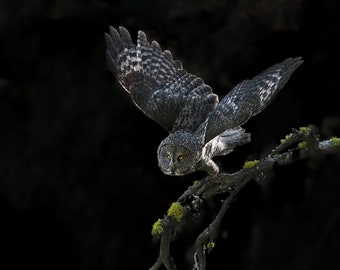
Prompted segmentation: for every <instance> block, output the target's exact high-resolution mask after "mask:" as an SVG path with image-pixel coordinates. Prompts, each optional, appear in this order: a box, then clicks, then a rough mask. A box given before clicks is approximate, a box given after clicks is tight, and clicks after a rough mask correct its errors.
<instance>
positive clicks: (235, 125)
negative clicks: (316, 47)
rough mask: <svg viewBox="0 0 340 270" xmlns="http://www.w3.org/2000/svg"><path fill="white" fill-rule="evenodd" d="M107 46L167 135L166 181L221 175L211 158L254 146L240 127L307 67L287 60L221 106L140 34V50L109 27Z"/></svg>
mask: <svg viewBox="0 0 340 270" xmlns="http://www.w3.org/2000/svg"><path fill="white" fill-rule="evenodd" d="M105 40H106V45H107V50H106V57H107V62H108V66H109V69H110V70H111V72H112V73H113V74H114V75H115V76H116V78H117V80H118V81H119V83H120V84H121V85H122V87H123V88H124V89H125V90H126V91H127V92H128V93H129V94H130V96H131V98H132V100H133V102H134V103H135V105H136V106H137V107H138V108H139V109H140V110H141V111H143V112H144V113H145V114H146V115H147V116H149V117H150V118H151V119H153V120H155V121H156V122H157V123H159V124H160V125H162V126H163V127H164V128H165V129H166V130H168V131H169V136H168V137H166V138H165V139H164V140H163V141H162V142H161V143H160V145H159V147H158V151H157V155H158V164H159V167H160V168H161V170H162V171H163V172H164V173H165V174H168V175H184V174H188V173H191V172H194V171H196V170H204V171H206V172H207V173H209V174H216V173H218V172H219V168H218V167H217V165H216V164H215V163H214V162H213V160H212V158H213V157H215V156H219V155H225V154H228V153H230V152H231V151H232V150H233V148H234V147H236V146H239V145H242V144H245V143H248V142H250V134H249V133H245V130H244V129H242V128H241V126H242V125H243V124H244V123H245V122H246V121H247V120H249V118H250V117H252V116H254V115H256V114H258V113H259V112H261V111H262V110H263V109H264V108H265V107H266V106H267V105H268V104H269V103H270V102H271V101H272V100H273V98H274V97H275V96H276V95H277V93H278V92H279V91H280V90H281V89H282V88H283V86H284V85H285V84H286V83H287V81H288V79H289V78H290V76H291V74H292V73H293V72H294V70H295V69H297V68H298V67H299V66H300V65H301V64H302V62H303V61H302V60H301V57H297V58H288V59H286V60H284V61H283V62H282V63H278V64H276V65H274V66H272V67H270V68H268V69H267V70H265V71H263V72H262V73H261V74H260V75H258V76H255V77H254V78H253V79H251V80H245V81H242V82H241V83H239V84H238V85H236V86H235V87H234V88H233V89H232V90H231V91H230V92H229V93H228V94H227V95H226V96H225V97H224V98H223V99H222V100H221V101H220V102H219V99H218V97H217V95H215V94H214V93H213V92H212V89H211V88H210V86H208V85H206V84H205V83H204V81H203V80H202V79H201V78H199V77H197V76H195V75H192V74H190V73H188V72H186V70H184V69H183V67H182V64H181V62H180V61H178V60H174V59H173V57H172V54H171V52H170V51H167V50H166V51H162V50H161V48H160V46H159V44H158V43H157V42H156V41H152V42H151V44H150V43H149V42H148V40H147V38H146V36H145V34H144V33H143V32H142V31H139V32H138V37H137V45H135V44H133V42H132V39H131V36H130V34H129V32H128V31H127V30H126V29H125V28H124V27H119V31H117V30H116V29H115V28H113V27H110V33H105Z"/></svg>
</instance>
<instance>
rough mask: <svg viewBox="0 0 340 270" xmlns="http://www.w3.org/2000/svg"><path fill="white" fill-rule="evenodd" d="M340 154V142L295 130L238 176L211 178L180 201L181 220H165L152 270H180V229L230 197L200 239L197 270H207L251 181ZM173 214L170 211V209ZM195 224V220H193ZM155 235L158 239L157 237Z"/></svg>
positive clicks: (173, 218) (195, 266)
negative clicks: (222, 228)
mask: <svg viewBox="0 0 340 270" xmlns="http://www.w3.org/2000/svg"><path fill="white" fill-rule="evenodd" d="M335 152H340V139H339V138H336V137H334V138H332V139H329V140H325V141H321V142H319V140H318V138H317V137H316V136H315V134H314V133H313V132H312V131H311V130H310V129H309V128H300V129H299V130H296V129H293V130H292V132H291V133H290V134H289V135H287V136H286V137H285V138H284V139H282V140H281V143H280V144H279V145H278V146H277V147H276V148H275V149H273V151H272V152H271V153H270V154H269V155H268V156H266V157H265V158H263V159H262V160H261V161H258V160H255V161H249V162H246V163H245V164H244V167H243V168H242V169H241V170H239V171H238V172H236V173H233V174H227V173H221V174H217V175H213V176H212V175H209V176H207V177H205V178H203V179H202V180H201V181H199V182H195V183H194V184H193V185H192V186H190V187H189V188H188V189H187V190H186V191H185V192H184V193H183V194H182V195H181V196H180V197H179V198H178V200H177V203H180V205H181V207H182V208H180V209H181V210H179V211H180V212H181V213H180V215H179V216H180V218H177V216H176V218H175V216H174V215H172V214H171V215H170V213H169V211H168V215H167V216H165V217H164V218H163V219H162V220H161V230H158V232H159V235H158V236H159V237H160V254H159V257H158V259H157V261H156V263H155V264H154V265H153V266H152V268H150V269H151V270H156V269H159V267H160V266H161V265H164V266H165V267H166V269H168V270H174V269H176V265H175V263H174V261H173V260H172V258H171V256H170V241H171V238H172V235H173V233H174V232H175V231H176V228H177V227H178V226H179V225H180V224H183V223H185V222H186V221H187V220H189V219H188V217H191V216H195V215H197V214H199V212H200V206H201V204H202V203H203V202H204V201H205V200H206V199H207V198H209V197H212V196H215V195H217V194H226V199H225V200H224V202H223V204H222V206H221V209H220V211H219V213H218V214H217V216H216V217H215V219H214V220H213V221H212V222H211V223H210V225H209V226H208V227H207V228H206V229H205V230H204V231H203V232H202V233H201V234H200V235H199V236H198V237H197V239H196V243H195V249H196V251H195V253H194V259H193V260H194V269H197V270H204V269H205V268H206V258H205V255H206V252H207V251H208V252H210V251H211V250H212V248H213V247H214V242H213V240H214V238H215V235H216V232H217V231H218V228H219V225H220V223H221V220H222V218H223V217H224V215H225V213H226V211H227V210H228V209H229V207H230V205H231V203H232V202H233V201H234V199H235V197H236V195H237V193H238V192H239V191H240V190H241V189H242V188H243V187H244V186H245V185H246V184H247V183H248V182H249V181H250V180H251V179H255V180H257V181H260V180H261V179H262V178H263V177H265V176H266V174H267V173H268V172H270V171H271V170H272V169H273V167H274V166H283V165H287V164H289V163H292V162H294V161H296V160H299V159H305V158H309V157H313V156H316V155H321V154H328V153H335ZM169 210H170V209H169ZM191 220H192V219H191ZM154 235H156V236H157V234H156V233H155V234H154Z"/></svg>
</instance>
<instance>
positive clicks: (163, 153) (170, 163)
mask: <svg viewBox="0 0 340 270" xmlns="http://www.w3.org/2000/svg"><path fill="white" fill-rule="evenodd" d="M158 154H159V156H158V165H159V167H160V169H161V170H162V172H163V173H164V174H167V175H176V176H180V175H185V174H188V173H190V172H192V171H193V166H192V162H191V161H192V160H191V158H190V151H189V150H188V149H185V148H184V147H179V146H177V147H175V148H174V147H172V146H171V145H163V146H162V147H161V148H160V149H159V153H158Z"/></svg>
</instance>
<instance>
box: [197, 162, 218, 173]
mask: <svg viewBox="0 0 340 270" xmlns="http://www.w3.org/2000/svg"><path fill="white" fill-rule="evenodd" d="M199 170H201V171H205V172H207V173H208V174H209V175H216V174H218V173H219V171H220V168H219V167H218V166H217V165H216V163H215V162H214V161H212V160H211V159H209V160H208V161H207V162H205V163H203V164H202V165H201V166H200V167H199Z"/></svg>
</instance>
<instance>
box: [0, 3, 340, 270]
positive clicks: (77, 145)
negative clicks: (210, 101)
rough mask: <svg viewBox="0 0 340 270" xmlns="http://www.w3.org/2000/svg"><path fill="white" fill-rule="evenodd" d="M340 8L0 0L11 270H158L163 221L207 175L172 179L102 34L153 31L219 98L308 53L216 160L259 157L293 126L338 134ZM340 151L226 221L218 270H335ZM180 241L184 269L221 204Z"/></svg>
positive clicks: (0, 208) (1, 193) (209, 208)
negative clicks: (157, 237) (112, 68)
mask: <svg viewBox="0 0 340 270" xmlns="http://www.w3.org/2000/svg"><path fill="white" fill-rule="evenodd" d="M339 14H340V13H339V1H331V0H328V1H315V0H282V1H278V0H275V1H272V0H262V1H253V0H242V1H218V0H210V1H206V0H204V1H183V0H182V1H179V0H172V1H164V2H162V1H149V0H148V1H137V0H135V1H132V0H129V1H108V0H107V1H68V0H59V1H57V0H56V1H42V0H32V1H29V0H26V1H11V0H1V2H0V245H1V248H2V252H1V253H0V268H1V269H15V268H16V269H18V267H34V269H67V268H70V269H82V270H87V269H96V270H99V269H103V270H104V269H105V270H106V269H148V268H149V267H150V266H151V265H152V264H153V263H154V261H155V260H156V258H157V256H158V243H156V242H153V241H152V236H151V234H150V231H151V226H152V224H153V223H154V221H156V220H157V219H158V218H160V217H162V216H163V214H164V213H165V212H166V209H167V208H168V206H169V205H170V203H171V202H172V201H175V200H176V199H177V198H178V196H179V195H180V194H181V193H182V192H183V191H184V190H185V189H186V188H187V187H188V186H189V185H190V184H191V183H192V181H193V180H196V179H199V178H198V177H202V175H201V174H196V175H190V176H187V177H169V176H165V175H163V174H162V173H161V172H160V170H159V169H158V167H157V159H156V150H157V146H158V144H159V142H160V141H161V140H162V139H163V138H164V137H165V136H166V132H165V131H164V130H162V128H161V127H160V126H158V125H157V124H156V123H154V122H153V121H152V120H150V119H148V118H147V117H145V116H144V115H143V114H142V113H141V112H140V111H138V109H136V108H135V107H134V106H133V105H132V102H131V101H130V99H129V96H128V95H127V93H125V92H124V91H123V90H122V89H121V88H120V86H119V85H118V83H117V82H116V80H115V79H114V77H113V75H112V74H110V72H109V71H108V69H107V67H106V62H105V45H104V32H105V31H108V27H109V25H112V26H115V27H117V26H119V25H124V26H125V27H127V28H128V29H129V31H130V32H131V34H132V37H133V39H134V40H135V38H136V34H137V31H138V30H139V29H142V30H144V31H145V32H146V33H147V35H148V37H149V39H151V40H152V39H155V40H157V41H158V42H159V43H160V44H161V46H162V48H163V49H171V51H172V53H173V55H174V57H175V58H177V59H180V60H182V62H183V65H184V67H185V68H186V69H187V70H188V71H189V72H191V73H194V74H196V75H198V76H201V77H202V78H203V79H204V80H205V81H206V83H207V84H209V85H211V86H212V87H213V89H214V91H215V92H216V93H217V94H219V95H221V96H223V95H225V93H227V91H229V90H230V89H231V88H232V87H233V86H234V85H235V84H237V83H238V82H239V81H241V80H243V79H246V78H251V77H253V76H255V75H256V74H258V73H259V72H261V71H262V70H263V69H265V68H267V67H269V66H271V65H273V64H275V63H277V62H280V61H282V60H283V59H285V58H286V57H291V56H302V57H303V59H304V60H305V62H304V64H303V65H302V66H301V67H300V68H299V69H298V70H297V71H296V72H295V73H294V74H293V76H292V78H291V80H290V81H289V83H288V84H287V86H286V87H285V89H284V90H283V91H282V92H281V93H280V94H279V95H278V97H277V98H276V100H275V101H274V102H273V103H272V104H271V106H270V107H268V109H267V110H266V111H264V112H263V113H261V114H260V115H258V116H256V117H254V118H253V119H252V120H251V121H250V122H249V123H247V124H246V125H245V127H246V129H247V130H248V131H249V132H251V133H252V142H251V143H250V144H248V145H246V146H242V147H239V148H238V149H236V150H235V151H234V153H232V154H230V155H229V156H227V157H224V158H221V159H218V160H219V162H220V164H221V166H222V167H223V169H224V170H225V171H228V172H233V171H236V170H238V169H239V168H240V167H241V166H242V164H243V162H244V160H246V159H254V158H261V156H263V155H265V154H266V153H268V151H269V150H270V149H271V148H272V147H274V146H275V145H276V144H277V143H278V142H279V140H280V138H283V137H284V136H285V135H286V134H288V133H289V132H290V129H291V128H293V127H295V128H298V127H300V126H307V125H313V126H314V128H315V129H316V130H317V131H318V133H319V134H320V138H321V139H325V138H329V137H331V136H340V109H339V84H340V83H339V60H340V52H339V48H340V42H339V41H338V38H339V34H340V19H339ZM339 158H340V157H339V155H329V156H327V157H318V158H313V159H309V160H306V161H301V162H296V163H294V164H293V165H290V166H286V167H282V168H277V169H276V170H275V171H274V172H273V174H272V175H271V177H270V178H269V180H270V181H268V182H267V183H266V184H264V185H263V186H262V187H260V186H258V185H257V184H255V183H254V182H252V183H249V184H248V185H247V186H246V187H245V188H244V189H243V190H242V192H241V193H240V194H239V196H238V198H237V200H236V202H235V203H234V204H233V205H232V207H231V209H230V210H229V212H228V213H227V215H226V217H225V219H224V222H223V224H222V226H221V230H220V233H219V235H218V239H217V240H216V247H215V249H214V252H213V253H212V254H210V255H208V269H253V270H257V269H290V270H292V269H293V270H294V269H299V270H302V269H309V270H311V269H328V268H331V267H332V269H338V268H339V267H340V258H339V254H340V176H339V175H340V168H339ZM219 199H221V198H218V199H215V200H211V201H209V202H208V203H207V204H205V205H204V207H203V211H202V215H201V217H199V218H197V219H196V220H192V223H191V224H188V225H187V226H186V227H184V228H183V230H182V231H181V232H179V233H178V235H177V241H176V242H175V243H174V244H173V249H172V253H173V255H174V257H175V261H176V262H177V264H178V265H177V266H178V269H191V266H192V261H191V256H192V243H193V242H194V239H195V237H196V236H197V234H198V233H199V232H200V231H201V230H203V228H204V227H205V226H207V225H208V224H209V221H210V220H212V218H213V217H214V215H215V214H216V212H217V211H218V207H219V206H220V201H219Z"/></svg>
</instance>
